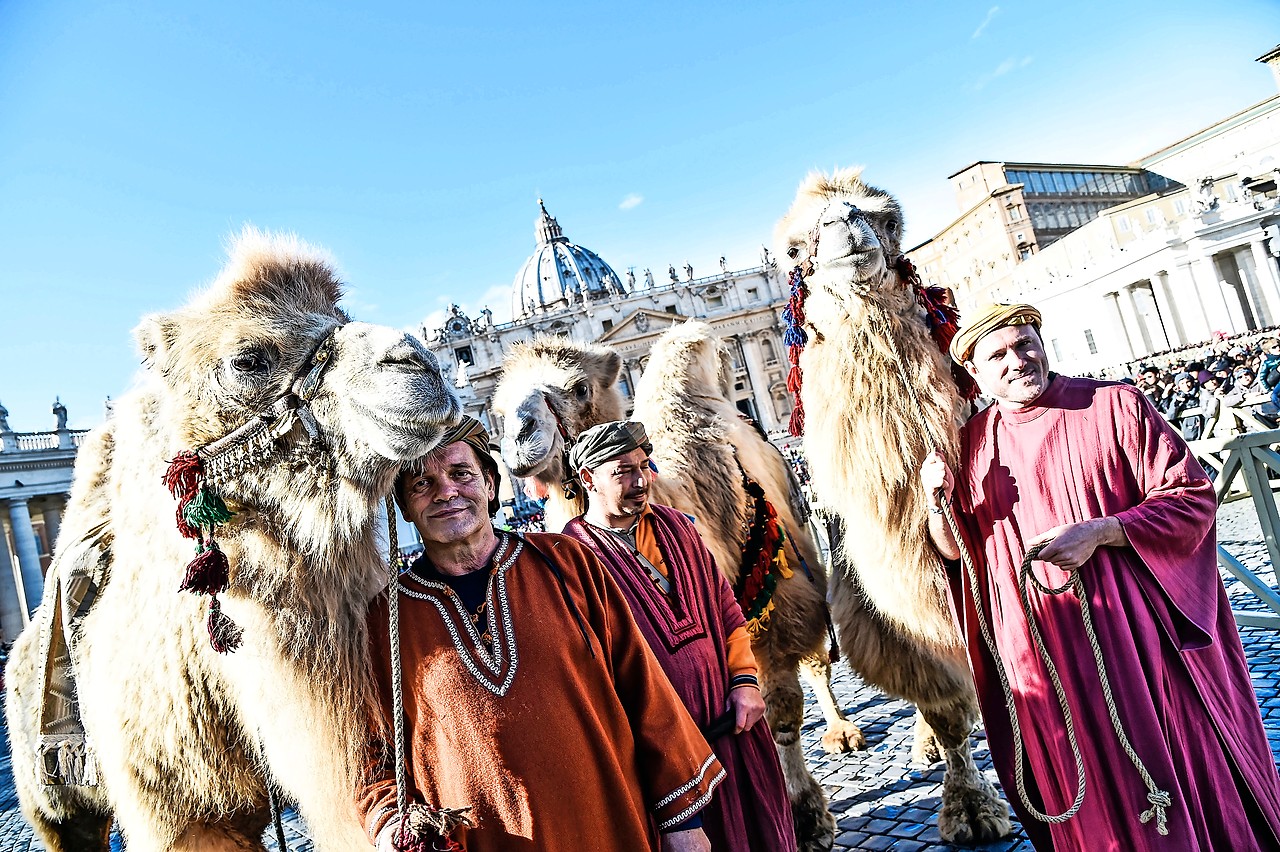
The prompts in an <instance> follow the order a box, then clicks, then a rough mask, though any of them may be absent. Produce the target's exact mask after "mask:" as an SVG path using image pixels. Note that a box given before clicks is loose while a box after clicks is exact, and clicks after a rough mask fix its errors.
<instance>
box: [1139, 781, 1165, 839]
mask: <svg viewBox="0 0 1280 852" xmlns="http://www.w3.org/2000/svg"><path fill="white" fill-rule="evenodd" d="M1147 801H1148V802H1150V803H1151V808H1150V809H1149V810H1145V811H1143V812H1142V813H1141V814H1139V815H1138V821H1139V822H1141V823H1143V824H1146V823H1148V822H1150V821H1151V818H1152V817H1155V819H1156V832H1157V833H1159V834H1162V835H1163V834H1168V833H1169V819H1168V816H1167V815H1166V814H1165V811H1166V810H1167V809H1168V808H1171V807H1173V797H1172V796H1170V795H1169V794H1168V793H1166V792H1165V791H1164V790H1151V791H1150V792H1148V793H1147Z"/></svg>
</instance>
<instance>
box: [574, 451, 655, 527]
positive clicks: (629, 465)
mask: <svg viewBox="0 0 1280 852" xmlns="http://www.w3.org/2000/svg"><path fill="white" fill-rule="evenodd" d="M589 479H590V481H589V482H588V483H586V485H587V490H588V491H589V492H591V498H590V499H591V502H592V503H595V502H596V501H599V508H600V510H601V511H603V512H604V514H605V517H608V518H610V519H621V518H632V517H636V516H637V515H639V514H640V513H641V512H643V511H644V507H645V504H646V503H648V502H649V486H650V485H651V484H652V483H653V471H652V470H651V469H650V468H649V456H648V455H647V454H646V453H645V451H644V450H642V449H640V448H638V447H637V448H636V449H634V450H632V451H631V452H629V453H626V454H625V455H621V456H618V457H617V458H615V459H610V460H609V461H607V462H605V463H604V464H602V465H600V466H599V467H597V468H596V469H595V470H592V471H589Z"/></svg>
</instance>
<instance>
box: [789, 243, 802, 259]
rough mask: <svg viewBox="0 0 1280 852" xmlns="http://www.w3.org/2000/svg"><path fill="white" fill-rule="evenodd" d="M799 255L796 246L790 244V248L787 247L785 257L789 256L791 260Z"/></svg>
mask: <svg viewBox="0 0 1280 852" xmlns="http://www.w3.org/2000/svg"><path fill="white" fill-rule="evenodd" d="M799 256H800V249H799V248H798V247H796V246H792V247H791V248H789V249H787V257H789V258H791V259H792V260H795V259H796V258H797V257H799Z"/></svg>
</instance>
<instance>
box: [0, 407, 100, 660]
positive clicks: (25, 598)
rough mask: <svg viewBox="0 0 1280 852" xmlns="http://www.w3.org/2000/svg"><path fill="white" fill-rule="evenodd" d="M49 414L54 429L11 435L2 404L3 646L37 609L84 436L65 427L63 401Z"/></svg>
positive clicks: (0, 546) (0, 579)
mask: <svg viewBox="0 0 1280 852" xmlns="http://www.w3.org/2000/svg"><path fill="white" fill-rule="evenodd" d="M53 413H54V416H55V418H56V419H55V428H54V429H53V430H52V431H49V432H14V431H13V430H12V429H10V428H9V420H8V417H9V412H8V411H7V410H5V408H4V406H2V405H0V534H2V536H0V537H2V539H3V540H0V640H2V641H3V642H4V644H6V645H8V644H10V643H12V642H13V640H14V639H16V638H17V637H18V633H20V632H21V631H22V628H23V627H25V626H26V624H27V622H28V621H30V619H31V613H32V612H34V611H35V608H36V607H37V606H39V605H40V597H41V595H42V594H43V592H44V574H45V572H46V571H47V570H49V563H50V562H51V561H52V558H53V557H52V554H53V546H54V543H55V542H56V541H57V539H58V530H59V528H60V526H61V521H62V512H63V510H64V509H65V508H66V504H67V492H69V491H70V490H71V475H72V472H73V469H74V467H75V462H76V450H77V448H78V447H79V446H80V442H81V441H82V440H83V439H84V436H85V435H86V434H87V430H74V429H68V428H67V410H66V408H65V407H64V406H63V405H62V404H61V403H59V402H55V403H54V406H53Z"/></svg>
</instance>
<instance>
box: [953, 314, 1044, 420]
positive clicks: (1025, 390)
mask: <svg viewBox="0 0 1280 852" xmlns="http://www.w3.org/2000/svg"><path fill="white" fill-rule="evenodd" d="M964 368H965V369H966V370H967V371H968V372H969V375H971V376H973V378H974V380H975V381H977V383H978V386H979V387H981V388H982V390H983V391H985V392H986V393H987V394H989V395H990V396H993V397H995V398H996V400H998V401H999V402H1002V403H1004V404H1005V405H1008V406H1009V407H1011V408H1022V407H1024V406H1027V405H1030V404H1031V403H1032V402H1034V401H1035V400H1036V399H1037V398H1038V397H1039V396H1040V394H1042V393H1044V390H1045V388H1047V387H1048V386H1049V357H1048V356H1047V355H1046V354H1045V351H1044V344H1043V343H1042V342H1041V340H1040V335H1039V333H1038V332H1037V331H1036V329H1035V326H1032V325H1009V326H1005V327H1004V328H997V329H996V330H995V331H993V332H990V333H989V334H987V335H985V336H983V337H982V338H981V339H979V340H978V343H977V345H976V346H974V347H973V356H972V358H971V359H970V360H969V361H966V362H965V364H964Z"/></svg>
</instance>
